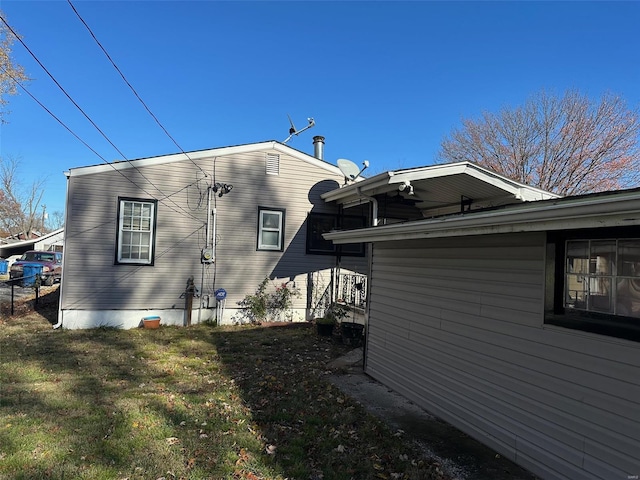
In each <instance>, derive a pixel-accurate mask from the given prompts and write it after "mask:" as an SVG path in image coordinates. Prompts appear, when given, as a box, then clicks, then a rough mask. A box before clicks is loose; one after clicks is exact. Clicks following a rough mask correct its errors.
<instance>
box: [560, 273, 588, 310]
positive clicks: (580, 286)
mask: <svg viewBox="0 0 640 480" xmlns="http://www.w3.org/2000/svg"><path fill="white" fill-rule="evenodd" d="M566 278H567V281H566V288H565V300H564V304H565V307H569V308H579V309H583V310H584V309H586V308H587V293H588V286H589V284H588V281H587V279H586V278H585V276H584V275H567V277H566Z"/></svg>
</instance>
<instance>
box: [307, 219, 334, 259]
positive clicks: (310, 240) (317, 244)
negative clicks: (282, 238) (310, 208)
mask: <svg viewBox="0 0 640 480" xmlns="http://www.w3.org/2000/svg"><path fill="white" fill-rule="evenodd" d="M336 225H337V216H336V215H334V214H331V213H310V214H309V217H308V218H307V253H310V254H316V255H335V254H336V245H335V244H334V243H333V242H332V241H331V240H325V239H324V237H323V236H322V234H324V233H328V232H330V231H331V230H335V229H336Z"/></svg>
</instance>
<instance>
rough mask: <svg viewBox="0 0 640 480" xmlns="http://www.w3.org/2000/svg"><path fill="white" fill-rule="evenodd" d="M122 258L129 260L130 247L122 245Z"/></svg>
mask: <svg viewBox="0 0 640 480" xmlns="http://www.w3.org/2000/svg"><path fill="white" fill-rule="evenodd" d="M122 258H131V247H130V246H128V245H122Z"/></svg>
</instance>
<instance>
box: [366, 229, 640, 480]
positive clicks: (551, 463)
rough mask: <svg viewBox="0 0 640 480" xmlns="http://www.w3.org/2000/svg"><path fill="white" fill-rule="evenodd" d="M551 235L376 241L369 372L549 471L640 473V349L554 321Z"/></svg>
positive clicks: (601, 475)
mask: <svg viewBox="0 0 640 480" xmlns="http://www.w3.org/2000/svg"><path fill="white" fill-rule="evenodd" d="M544 250H545V237H544V234H509V235H493V236H478V237H467V238H456V239H446V240H445V239H441V240H435V239H434V240H419V241H418V240H416V241H407V242H389V243H376V244H375V246H374V250H373V257H372V265H373V266H372V278H371V281H370V285H371V286H372V291H371V301H370V315H369V331H368V340H367V362H366V371H367V373H368V374H370V375H371V376H373V377H374V378H376V379H378V380H380V381H381V382H383V383H385V384H387V385H389V386H390V387H392V388H394V389H396V390H398V391H399V392H400V393H402V394H404V395H406V396H407V397H409V398H410V399H411V400H413V401H415V402H416V403H417V404H419V405H421V406H422V407H424V408H425V409H427V410H429V411H431V412H433V413H434V414H436V415H438V416H440V417H442V418H443V419H445V420H447V421H449V422H451V423H452V424H454V425H456V426H457V427H459V428H461V429H462V430H463V431H465V432H467V433H469V434H470V435H472V436H474V437H476V438H478V439H480V440H481V441H483V442H484V443H487V444H488V445H490V446H491V447H493V448H495V449H496V450H497V451H499V452H500V453H501V454H502V455H504V456H507V457H508V458H510V459H512V460H514V461H516V462H518V463H520V464H522V465H523V466H525V467H526V468H529V469H530V470H531V471H533V472H534V473H536V474H537V475H540V476H541V477H542V478H549V479H577V478H585V479H607V480H609V479H612V478H623V479H624V478H627V475H632V474H636V473H637V472H640V404H639V399H640V345H638V344H637V343H633V342H627V341H623V340H618V339H611V338H608V337H602V336H599V335H595V334H587V333H584V332H576V331H570V330H566V329H562V328H555V327H551V328H549V327H545V326H544V325H543V292H544Z"/></svg>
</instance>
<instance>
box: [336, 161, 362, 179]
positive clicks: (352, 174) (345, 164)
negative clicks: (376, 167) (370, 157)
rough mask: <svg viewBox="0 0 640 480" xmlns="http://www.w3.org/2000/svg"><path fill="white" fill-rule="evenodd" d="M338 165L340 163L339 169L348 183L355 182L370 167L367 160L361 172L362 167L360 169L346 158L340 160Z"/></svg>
mask: <svg viewBox="0 0 640 480" xmlns="http://www.w3.org/2000/svg"><path fill="white" fill-rule="evenodd" d="M337 163H338V168H339V169H340V171H341V172H342V174H343V175H344V179H345V181H347V182H348V181H350V180H351V181H353V180H355V179H356V178H358V177H359V176H360V174H361V173H362V172H364V171H365V170H366V168H367V167H368V166H369V162H368V161H367V160H365V161H364V162H362V165H364V167H363V168H362V170H361V169H360V167H358V166H357V165H356V164H355V163H353V162H352V161H351V160H347V159H346V158H339V159H338V162H337Z"/></svg>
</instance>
